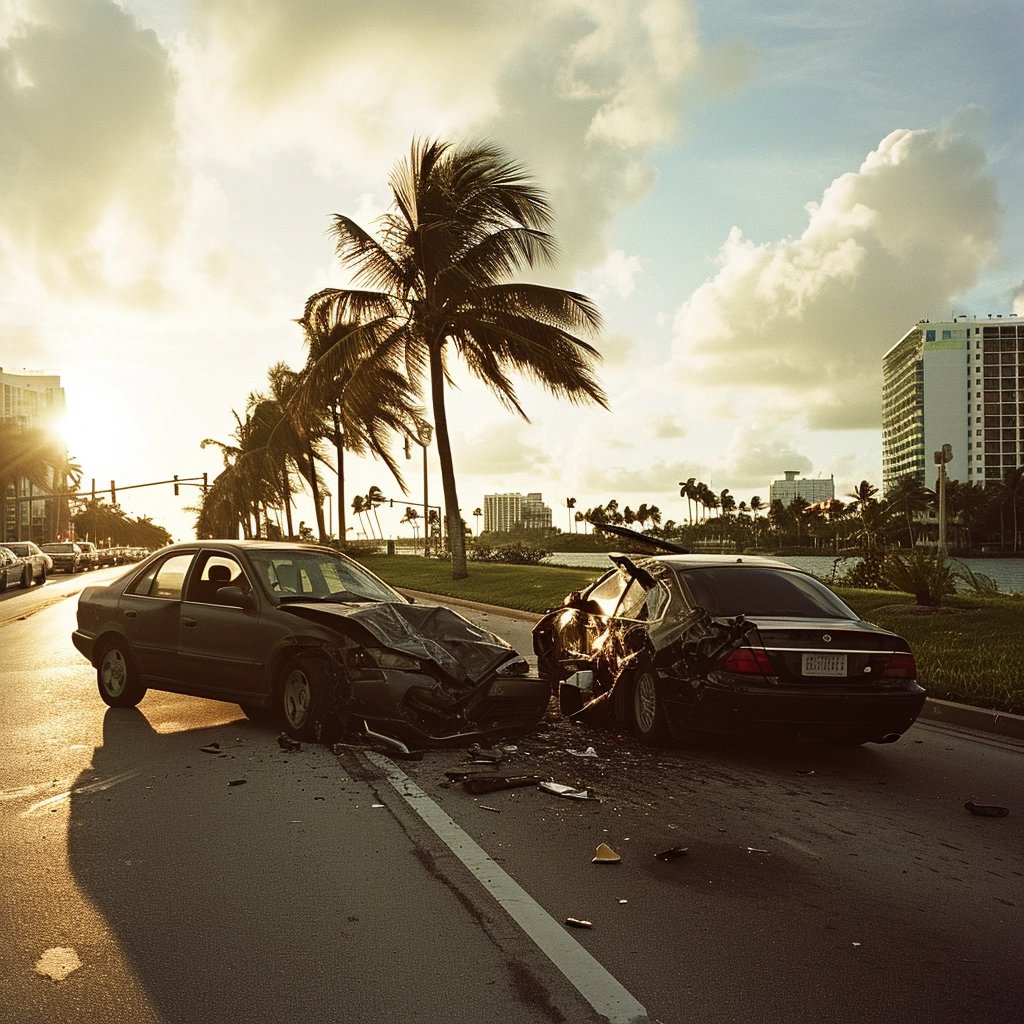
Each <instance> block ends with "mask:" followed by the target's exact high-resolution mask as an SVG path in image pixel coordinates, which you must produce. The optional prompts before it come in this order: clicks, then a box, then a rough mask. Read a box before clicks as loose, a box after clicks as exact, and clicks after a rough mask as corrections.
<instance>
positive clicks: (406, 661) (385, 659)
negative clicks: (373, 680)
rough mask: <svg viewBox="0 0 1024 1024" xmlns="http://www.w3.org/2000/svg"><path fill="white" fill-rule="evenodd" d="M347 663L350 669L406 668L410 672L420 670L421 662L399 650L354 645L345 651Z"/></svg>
mask: <svg viewBox="0 0 1024 1024" xmlns="http://www.w3.org/2000/svg"><path fill="white" fill-rule="evenodd" d="M345 665H346V667H348V668H350V669H355V670H356V671H359V670H360V669H362V670H364V671H365V670H366V669H375V668H389V669H404V670H405V671H408V672H418V671H419V670H420V662H419V659H418V658H414V657H412V656H411V655H409V654H400V653H399V652H398V651H387V650H385V649H384V648H383V647H354V648H352V649H351V650H349V651H346V652H345Z"/></svg>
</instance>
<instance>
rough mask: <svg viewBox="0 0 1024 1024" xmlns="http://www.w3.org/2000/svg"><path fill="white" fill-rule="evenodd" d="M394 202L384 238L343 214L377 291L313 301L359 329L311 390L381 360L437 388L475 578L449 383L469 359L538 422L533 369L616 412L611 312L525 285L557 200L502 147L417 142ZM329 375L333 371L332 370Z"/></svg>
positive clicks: (439, 429)
mask: <svg viewBox="0 0 1024 1024" xmlns="http://www.w3.org/2000/svg"><path fill="white" fill-rule="evenodd" d="M390 185H391V191H392V194H393V200H394V202H393V207H392V210H391V212H389V213H387V214H385V215H384V216H383V217H382V218H381V220H380V221H379V225H380V232H379V239H378V238H374V237H373V236H372V235H370V234H369V233H367V232H366V231H365V230H363V228H361V227H360V226H359V225H358V224H356V223H355V222H354V221H353V220H351V219H350V218H349V217H346V216H342V215H337V216H335V218H334V224H333V228H332V232H333V234H334V237H335V241H336V252H337V255H338V257H339V259H340V260H341V261H342V263H344V264H345V265H346V266H348V267H349V269H350V270H351V271H352V273H353V277H354V280H355V282H356V284H359V285H365V286H366V288H365V290H364V289H359V288H346V289H328V290H326V291H324V292H320V293H318V295H316V296H313V297H312V298H311V299H310V301H309V302H307V306H306V316H305V318H304V319H307V320H310V321H315V320H316V319H317V317H318V316H320V315H321V310H322V309H326V310H327V314H326V318H325V319H326V320H327V321H333V322H335V323H340V324H347V325H349V331H348V334H347V335H346V337H347V338H349V339H350V340H351V342H352V344H351V345H349V346H348V348H349V351H348V352H347V354H346V355H345V357H344V358H342V359H334V358H333V350H332V351H328V352H325V353H324V354H323V355H322V356H321V357H320V360H318V362H317V363H316V364H314V366H313V367H311V368H310V370H311V372H310V374H309V382H310V387H311V388H314V387H315V385H316V382H317V379H318V377H322V376H323V375H326V376H331V375H333V374H334V373H335V372H337V370H338V367H339V366H353V365H355V364H356V363H358V362H361V361H362V360H363V359H366V358H370V357H373V358H374V359H376V360H377V362H378V364H380V365H386V366H390V367H392V368H394V367H397V366H399V365H401V366H403V367H404V368H405V369H406V372H407V376H408V379H409V381H410V383H411V385H412V386H413V387H414V388H416V389H418V388H420V387H422V386H423V385H426V386H427V387H428V388H429V392H430V403H431V409H432V412H433V418H434V428H435V431H436V435H435V436H436V438H437V454H438V461H439V463H440V467H441V481H442V486H443V491H444V500H445V505H446V516H447V518H448V536H449V541H450V543H451V549H452V578H453V579H464V578H465V577H466V576H467V575H468V572H467V568H466V545H465V537H464V535H463V533H462V528H461V522H462V517H461V513H460V510H459V501H458V493H457V488H456V482H455V469H454V461H453V457H452V447H451V438H450V434H449V429H448V413H447V408H446V405H445V385H446V384H447V383H448V382H449V379H450V377H449V369H448V366H449V362H450V360H451V359H452V358H453V357H454V356H461V357H462V359H463V361H464V362H465V364H466V366H467V367H468V369H469V371H470V373H471V374H473V375H474V376H475V377H477V378H478V379H479V380H481V381H482V382H483V383H484V384H485V385H486V386H487V387H488V388H489V389H490V390H491V391H492V392H493V393H494V394H495V395H497V397H498V398H499V399H500V400H501V402H502V403H503V404H504V405H505V406H506V407H507V408H509V409H510V410H512V411H513V412H516V413H518V414H519V415H520V416H522V417H523V418H524V419H528V417H527V416H526V413H525V412H524V410H523V409H522V407H521V406H520V404H519V400H518V398H517V396H516V391H515V387H514V384H513V381H512V379H511V378H510V377H509V371H517V372H519V373H522V374H525V375H526V376H527V377H529V378H531V379H532V380H534V381H537V382H539V383H540V384H542V385H543V386H544V387H545V388H547V389H548V390H549V391H551V392H552V393H553V394H555V395H560V396H563V397H566V398H568V399H569V400H570V401H572V402H578V403H585V402H593V403H596V404H598V405H601V406H603V407H605V408H607V399H606V398H605V395H604V392H603V391H602V389H601V387H600V385H599V384H598V383H597V380H596V379H595V377H594V376H593V373H592V366H593V363H594V361H595V360H597V359H598V358H599V354H598V352H597V350H596V349H594V348H593V347H592V346H591V345H590V344H588V343H587V342H585V341H583V340H582V338H581V337H579V335H580V334H589V335H593V334H596V333H597V332H598V331H599V329H600V326H601V317H600V314H599V312H598V311H597V308H596V306H595V305H594V304H593V302H592V301H591V300H590V299H588V298H587V297H586V296H584V295H580V294H578V293H575V292H569V291H565V290H562V289H558V288H549V287H544V286H542V285H537V284H529V283H512V282H510V281H509V277H510V275H511V274H512V273H513V272H515V271H517V270H519V269H520V268H522V267H527V268H532V267H534V266H536V265H537V264H539V263H544V262H551V261H552V260H553V257H554V255H555V243H554V240H553V238H552V237H551V235H549V234H548V233H547V231H546V228H547V227H548V226H549V224H550V223H551V212H550V209H549V206H548V202H547V199H546V197H545V196H544V194H543V193H542V192H541V191H540V190H539V189H538V188H537V187H536V186H535V185H534V184H533V183H532V182H531V181H529V179H528V178H527V177H526V175H525V173H524V171H523V169H522V168H521V167H519V166H518V165H517V164H515V163H512V162H511V161H509V160H508V159H507V158H506V157H505V156H504V155H503V153H502V152H501V151H500V150H499V149H498V148H497V147H496V146H494V145H493V144H490V143H474V144H468V145H465V146H462V147H453V146H450V145H449V144H447V143H443V142H436V141H429V140H425V141H415V142H414V143H413V145H412V148H411V151H410V154H409V158H408V160H407V161H405V162H403V163H401V164H399V165H398V166H397V167H396V168H395V170H394V171H393V172H392V174H391V178H390ZM321 368H322V369H321Z"/></svg>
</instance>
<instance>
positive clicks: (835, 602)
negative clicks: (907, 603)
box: [680, 565, 857, 619]
mask: <svg viewBox="0 0 1024 1024" xmlns="http://www.w3.org/2000/svg"><path fill="white" fill-rule="evenodd" d="M680 578H681V580H682V583H683V586H684V587H685V588H686V590H687V592H688V593H689V595H690V599H691V601H692V603H693V604H694V605H696V606H698V607H701V608H704V609H705V610H706V611H708V612H709V613H710V614H711V615H714V616H723V617H731V616H735V615H745V616H747V617H748V618H757V617H759V616H760V617H762V618H765V617H771V616H780V617H784V618H789V617H793V618H801V619H816V618H843V619H855V618H857V616H856V615H855V614H854V613H853V612H852V611H851V610H850V608H848V607H847V606H846V605H845V604H843V602H842V601H840V600H839V598H838V597H836V595H835V594H833V593H832V591H830V590H829V589H828V588H827V587H825V586H824V585H823V584H821V583H819V582H818V581H817V580H816V579H814V578H813V577H811V576H805V575H803V574H802V573H799V572H787V571H786V570H784V569H771V568H765V567H761V566H740V565H730V566H727V567H726V566H721V567H716V566H708V567H705V568H703V569H690V570H688V571H686V572H683V573H680Z"/></svg>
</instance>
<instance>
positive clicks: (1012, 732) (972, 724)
mask: <svg viewBox="0 0 1024 1024" xmlns="http://www.w3.org/2000/svg"><path fill="white" fill-rule="evenodd" d="M398 589H399V593H401V594H404V595H405V596H406V597H414V598H416V600H417V601H425V602H427V603H430V604H446V605H449V604H450V605H455V606H457V607H460V608H468V609H471V610H472V611H476V612H486V613H489V614H491V615H504V616H507V617H508V618H510V619H521V620H523V621H526V622H538V621H539V620H540V618H541V616H540V615H538V614H537V613H536V612H525V611H522V610H520V609H518V608H500V607H498V606H497V605H493V604H481V603H479V602H478V601H461V600H459V599H458V598H455V597H446V596H445V595H443V594H424V593H422V592H421V591H418V590H404V589H401V588H398ZM917 718H918V721H923V722H935V723H937V724H939V725H946V726H949V727H951V728H955V729H971V730H973V731H974V732H983V733H987V734H989V735H991V736H998V737H1000V738H1002V739H1008V740H1021V741H1024V715H1011V714H1010V713H1009V712H1006V711H993V710H991V709H990V708H975V707H971V705H969V704H955V703H953V702H952V701H949V700H939V699H938V698H937V697H928V698H926V699H925V702H924V707H923V708H921V712H920V714H919V715H918V716H917Z"/></svg>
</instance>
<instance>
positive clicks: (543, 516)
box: [484, 493, 551, 533]
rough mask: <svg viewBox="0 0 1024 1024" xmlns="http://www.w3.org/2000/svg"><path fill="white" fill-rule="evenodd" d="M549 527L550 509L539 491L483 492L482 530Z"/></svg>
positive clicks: (505, 530) (499, 531)
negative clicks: (513, 492) (530, 492)
mask: <svg viewBox="0 0 1024 1024" xmlns="http://www.w3.org/2000/svg"><path fill="white" fill-rule="evenodd" d="M550 527H551V509H550V507H549V506H547V505H545V504H544V499H543V497H542V496H541V495H540V494H539V493H532V494H518V493H516V494H511V493H509V494H485V495H484V531H485V532H489V533H510V532H511V531H512V530H516V529H525V530H541V529H545V528H550Z"/></svg>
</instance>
